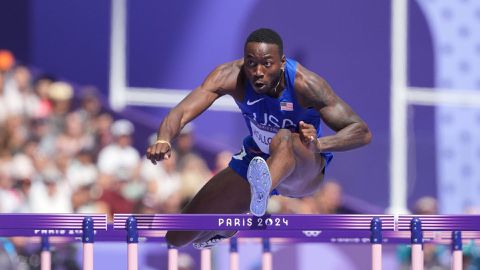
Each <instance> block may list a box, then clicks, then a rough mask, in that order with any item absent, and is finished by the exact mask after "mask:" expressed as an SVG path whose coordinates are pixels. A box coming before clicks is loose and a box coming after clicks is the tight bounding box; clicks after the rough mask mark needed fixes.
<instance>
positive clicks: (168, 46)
mask: <svg viewBox="0 0 480 270" xmlns="http://www.w3.org/2000/svg"><path fill="white" fill-rule="evenodd" d="M402 3H406V4H408V5H402ZM397 5H398V6H397ZM402 7H406V9H405V12H406V13H402V11H403V9H402ZM393 14H397V15H399V16H398V17H395V16H393V17H394V18H397V19H398V21H396V23H395V24H392V15H393ZM402 18H403V20H402ZM396 26H397V27H398V28H395V27H396ZM259 27H269V28H272V29H274V30H276V31H277V32H278V33H279V34H280V35H281V36H282V38H283V40H284V50H285V54H286V55H287V56H288V57H291V58H294V59H296V60H298V61H299V62H300V63H301V64H303V65H304V66H306V67H307V68H308V69H310V70H312V71H314V72H316V73H318V74H319V75H321V76H322V77H324V78H325V79H326V80H327V81H328V82H329V83H330V85H331V86H332V88H333V89H334V91H335V92H336V93H337V94H338V95H339V96H340V97H341V98H342V99H344V100H345V101H346V102H347V103H348V104H349V105H350V106H351V107H352V108H353V109H354V110H355V111H356V112H357V113H358V114H359V115H360V116H361V117H362V118H363V119H364V120H365V121H366V123H367V124H368V125H369V127H370V129H371V131H372V133H373V141H372V143H371V144H370V145H368V146H367V147H364V148H360V149H356V150H353V151H349V152H342V153H336V154H335V157H334V160H333V162H332V163H331V165H330V166H329V168H328V171H327V176H326V180H327V181H325V184H324V186H323V187H322V188H321V190H320V191H319V192H318V193H316V194H315V195H314V196H312V197H309V198H305V199H287V198H282V197H274V198H272V199H271V203H270V208H271V209H270V211H271V212H281V213H369V214H377V213H396V214H401V213H407V212H410V213H431V214H435V213H441V214H463V213H465V214H475V213H476V214H478V213H479V212H480V210H479V209H480V196H479V195H478V194H479V193H480V166H478V164H480V139H479V138H480V91H479V90H480V1H477V0H448V1H440V0H409V1H406V0H405V1H402V0H392V1H375V0H366V1H355V0H339V1H314V0H311V1H306V0H300V1H286V0H280V1H279V0H276V1H274V0H264V1H259V0H246V1H219V0H204V1H184V0H181V1H154V0H139V1H132V0H130V1H128V0H118V1H117V0H112V1H93V0H86V1H85V0H83V1H79V0H72V1H61V0H37V1H33V0H30V1H28V0H15V1H14V0H7V1H1V2H0V212H2V213H52V212H55V213H70V212H76V213H92V212H99V213H109V214H110V215H111V214H112V213H115V212H116V213H128V212H130V213H178V212H179V209H181V207H182V206H183V205H184V204H185V203H186V202H188V200H189V199H190V198H191V197H192V196H193V195H194V194H195V193H196V191H198V189H199V188H201V187H202V186H203V184H205V183H206V181H208V180H209V178H210V177H211V176H212V175H213V174H214V173H215V172H217V171H219V170H221V169H223V168H224V167H225V166H226V164H227V163H228V161H229V160H230V158H231V155H232V153H236V152H237V151H239V150H240V146H241V142H242V139H243V138H244V137H245V136H246V135H247V134H248V130H247V128H246V127H245V123H244V120H243V118H242V116H241V114H239V113H238V111H237V109H236V108H235V105H234V103H233V102H232V100H231V99H228V98H222V99H221V100H219V101H218V102H216V103H215V105H214V107H212V109H211V110H208V111H206V112H205V113H204V114H202V115H201V116H200V117H198V118H197V119H196V120H195V121H193V122H192V124H190V125H188V126H187V127H186V128H185V129H184V130H183V131H182V133H181V134H180V136H179V137H178V138H177V139H176V140H175V141H174V142H173V144H174V148H175V153H174V155H173V158H172V159H170V160H168V161H165V162H163V163H162V164H160V165H157V166H153V165H151V164H149V163H148V162H147V161H146V160H145V158H144V154H145V149H146V147H147V146H148V145H149V143H150V142H151V141H152V140H154V139H155V137H152V134H154V133H155V132H156V129H157V128H158V126H159V124H160V122H161V120H162V119H163V117H164V116H165V115H166V114H167V113H168V111H169V110H170V108H171V107H172V106H174V105H175V104H177V103H178V102H179V100H181V98H182V97H183V96H185V94H186V93H188V91H190V90H191V89H193V88H195V87H196V86H198V85H199V84H200V83H201V82H202V81H203V79H204V78H205V76H206V75H207V74H208V73H209V72H210V71H212V70H213V69H214V68H215V67H216V66H217V65H219V64H221V63H224V62H227V61H231V60H234V59H238V58H241V57H242V56H243V46H244V42H245V39H246V37H247V35H248V34H249V33H250V32H251V31H253V30H255V29H256V28H259ZM324 132H325V133H327V134H330V133H331V131H330V130H329V129H328V127H324ZM0 242H1V243H2V245H3V247H2V248H0V249H1V250H2V252H1V253H0V254H2V255H1V256H0V257H1V258H0V268H2V269H37V268H38V267H39V266H38V258H37V257H38V256H37V255H35V254H36V247H35V245H33V246H32V244H30V243H29V241H28V240H26V239H2V240H1V241H0ZM224 248H225V247H219V248H218V249H217V250H215V249H214V263H215V265H216V267H217V268H216V269H225V267H226V266H225V263H226V262H225V261H224V257H222V256H223V255H224V254H223V253H222V252H226V249H224ZM468 248H469V250H468V253H467V252H466V253H465V254H467V255H466V256H469V258H470V259H471V261H472V263H471V266H469V267H471V268H468V269H480V268H479V266H478V262H477V263H476V262H475V260H476V258H477V253H478V252H477V248H476V247H475V246H470V247H468ZM406 249H408V247H389V248H387V250H386V251H385V257H386V259H385V264H384V267H385V266H386V265H388V268H386V269H404V268H405V267H407V268H408V263H407V259H408V251H406ZM162 250H164V249H163V248H159V247H158V246H155V245H151V244H148V245H145V246H144V247H143V248H142V249H141V252H140V253H141V254H143V255H141V256H142V258H141V262H142V263H143V266H142V267H141V269H164V268H166V262H165V261H164V260H163V259H164V258H165V251H162ZM259 250H260V245H258V246H257V245H255V244H252V247H251V248H245V249H242V248H240V252H242V251H243V252H244V253H245V255H242V253H241V256H245V257H246V258H248V259H246V260H245V261H242V269H259V268H258V267H259V260H260V255H259ZM427 250H429V251H428V252H430V253H429V254H430V255H426V258H427V260H430V261H429V262H427V264H426V265H427V267H430V268H428V269H447V268H448V256H445V254H444V252H445V251H446V252H447V253H446V254H448V247H441V246H434V247H431V248H430V247H429V248H426V251H427ZM55 252H56V253H55V258H56V260H54V263H55V267H56V268H55V269H79V265H80V264H79V260H78V258H80V256H81V252H78V246H76V245H66V246H65V247H58V248H57V249H56V251H55ZM96 252H98V253H99V255H97V256H96V262H95V264H96V266H97V267H98V268H99V269H124V268H125V266H123V265H121V264H119V265H118V266H117V265H112V264H115V263H121V262H112V261H111V260H108V258H109V256H108V255H109V254H113V255H112V256H118V254H122V256H123V255H124V251H123V246H122V245H114V244H112V245H110V244H101V245H99V246H98V248H97V249H96ZM275 254H277V255H279V256H276V255H275ZM282 254H288V256H281V255H282ZM319 254H325V256H323V255H322V260H324V261H322V264H324V265H325V269H366V268H368V267H369V263H368V261H367V260H365V258H369V255H368V254H369V251H368V249H367V250H365V249H364V248H363V247H359V246H348V245H339V246H333V245H310V244H309V245H297V246H295V247H292V246H289V247H278V248H275V249H274V258H278V259H275V262H274V267H275V269H311V268H308V265H312V262H313V263H314V262H315V260H316V259H317V258H318V255H319ZM352 254H354V255H352ZM442 254H443V255H442ZM35 256H37V257H35ZM102 256H103V257H104V258H105V259H103V260H102V258H101V257H102ZM182 256H183V257H182V258H184V259H183V260H184V261H185V267H184V268H182V269H197V268H198V262H199V261H198V254H197V253H196V252H195V251H194V250H192V249H190V248H186V249H184V253H183V255H182ZM35 258H36V259H35ZM162 258H163V259H162ZM222 258H223V259H222ZM282 258H283V259H282ZM286 259H288V261H282V260H286ZM9 267H10V268H9ZM402 267H404V268H402ZM474 267H477V268H474Z"/></svg>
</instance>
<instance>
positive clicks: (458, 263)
mask: <svg viewBox="0 0 480 270" xmlns="http://www.w3.org/2000/svg"><path fill="white" fill-rule="evenodd" d="M451 266H452V267H451V269H452V270H462V269H463V254H462V232H461V231H453V232H452V265H451Z"/></svg>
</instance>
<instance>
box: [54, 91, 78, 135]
mask: <svg viewBox="0 0 480 270" xmlns="http://www.w3.org/2000/svg"><path fill="white" fill-rule="evenodd" d="M48 97H49V99H50V101H51V102H52V114H51V116H50V117H49V121H50V125H51V132H53V133H54V134H59V133H61V132H62V131H63V129H64V126H65V117H66V116H67V114H68V113H69V112H70V110H71V100H72V98H73V87H72V86H71V85H70V84H69V83H67V82H61V81H58V82H54V83H52V84H51V85H50V87H49V89H48Z"/></svg>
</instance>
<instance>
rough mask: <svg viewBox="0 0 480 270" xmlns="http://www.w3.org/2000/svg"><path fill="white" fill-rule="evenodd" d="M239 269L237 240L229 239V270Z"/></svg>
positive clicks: (234, 238)
mask: <svg viewBox="0 0 480 270" xmlns="http://www.w3.org/2000/svg"><path fill="white" fill-rule="evenodd" d="M239 268H240V258H239V257H238V246H237V238H236V237H232V238H230V270H238V269H239Z"/></svg>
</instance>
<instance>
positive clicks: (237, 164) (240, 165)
mask: <svg viewBox="0 0 480 270" xmlns="http://www.w3.org/2000/svg"><path fill="white" fill-rule="evenodd" d="M321 155H322V156H323V157H324V158H325V167H324V168H323V173H325V170H326V168H327V166H328V164H329V163H330V161H331V160H332V158H333V154H332V153H322V154H321ZM257 156H260V157H262V158H263V159H265V160H266V159H267V158H268V157H270V155H268V154H265V153H263V152H262V151H261V150H260V148H258V146H257V144H256V143H255V141H254V140H253V138H252V136H247V137H245V139H243V146H242V150H241V151H240V152H239V153H237V154H235V155H233V157H232V160H230V163H229V164H228V167H230V168H232V170H234V171H235V172H237V173H238V174H239V175H240V176H242V177H243V179H245V181H248V180H247V170H248V165H249V164H250V161H251V160H252V159H253V158H254V157H257ZM279 194H280V193H278V191H277V190H276V189H274V190H272V193H271V195H279Z"/></svg>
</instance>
